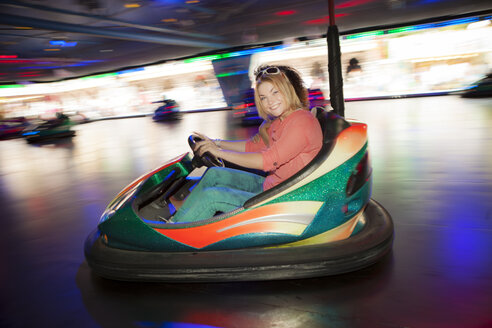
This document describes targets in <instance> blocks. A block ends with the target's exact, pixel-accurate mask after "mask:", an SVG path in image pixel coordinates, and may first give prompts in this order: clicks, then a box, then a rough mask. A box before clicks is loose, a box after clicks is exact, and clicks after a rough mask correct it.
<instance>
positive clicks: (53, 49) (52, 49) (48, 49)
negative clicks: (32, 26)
mask: <svg viewBox="0 0 492 328" xmlns="http://www.w3.org/2000/svg"><path fill="white" fill-rule="evenodd" d="M44 51H60V49H58V48H47V49H44Z"/></svg>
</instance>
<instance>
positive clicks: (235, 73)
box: [216, 71, 248, 78]
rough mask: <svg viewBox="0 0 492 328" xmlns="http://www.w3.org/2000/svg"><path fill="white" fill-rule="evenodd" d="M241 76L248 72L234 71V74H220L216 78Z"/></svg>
mask: <svg viewBox="0 0 492 328" xmlns="http://www.w3.org/2000/svg"><path fill="white" fill-rule="evenodd" d="M241 74H248V71H236V72H229V73H222V74H217V75H216V77H217V78H219V77H226V76H232V75H241Z"/></svg>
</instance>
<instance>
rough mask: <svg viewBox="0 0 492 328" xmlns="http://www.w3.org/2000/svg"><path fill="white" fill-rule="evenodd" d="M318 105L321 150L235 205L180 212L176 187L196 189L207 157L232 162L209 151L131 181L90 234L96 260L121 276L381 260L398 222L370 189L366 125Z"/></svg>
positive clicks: (180, 277) (190, 276) (354, 265)
mask: <svg viewBox="0 0 492 328" xmlns="http://www.w3.org/2000/svg"><path fill="white" fill-rule="evenodd" d="M315 110H316V111H317V113H316V115H317V117H318V120H319V121H320V124H321V127H322V130H323V137H324V143H323V147H322V149H321V150H320V152H319V153H318V155H317V156H316V157H315V158H314V159H313V160H312V161H311V162H310V163H309V164H308V165H307V166H306V167H304V168H303V169H302V170H301V171H299V172H298V173H296V174H295V175H294V176H292V177H291V178H289V179H287V180H286V181H284V182H282V183H280V184H279V185H277V186H275V187H274V188H272V189H269V190H267V191H264V192H262V193H260V194H258V195H256V196H254V197H253V198H251V199H249V200H248V201H247V202H246V203H245V204H244V205H243V206H242V207H240V208H237V209H235V210H233V211H231V212H228V213H216V214H215V216H213V217H211V218H208V219H205V220H201V221H197V222H180V223H173V222H172V215H173V213H174V212H175V208H174V206H173V202H172V201H171V197H174V198H176V199H181V200H184V199H185V198H186V197H187V195H189V193H190V190H191V189H193V187H194V185H195V184H196V183H197V182H198V181H199V179H200V174H196V173H197V171H198V172H199V171H200V168H199V167H200V166H201V165H202V164H205V166H213V165H222V164H223V163H222V162H221V161H220V160H217V159H215V158H213V157H210V155H209V154H204V156H202V157H198V156H197V155H195V156H193V157H192V154H191V153H186V154H182V155H180V156H178V157H176V158H174V159H172V160H170V161H169V162H167V163H165V164H164V165H162V166H161V167H159V168H157V169H155V170H153V171H151V172H149V173H147V174H145V175H143V176H141V177H140V178H138V179H136V180H135V181H133V182H132V183H130V184H129V185H128V186H127V187H126V188H124V189H123V190H122V191H121V192H120V193H119V194H118V195H117V196H116V197H115V198H114V200H113V201H111V202H110V204H109V205H108V206H107V208H106V210H105V211H104V213H103V214H102V216H101V218H100V221H99V224H98V226H97V228H96V229H95V230H94V231H93V232H92V233H91V234H90V235H89V236H88V237H87V239H86V242H85V247H84V251H85V257H86V259H87V263H88V265H89V267H90V268H91V269H92V271H93V272H94V273H96V274H97V275H99V276H102V277H105V278H109V279H115V280H126V281H153V282H220V281H257V280H278V279H297V278H309V277H317V276H328V275H335V274H341V273H346V272H350V271H355V270H359V269H362V268H365V267H367V266H370V265H372V264H374V263H376V262H377V261H378V260H380V259H381V258H382V257H383V256H384V255H385V254H386V253H388V252H389V251H390V249H391V245H392V241H393V222H392V220H391V217H390V215H389V214H388V212H386V210H385V209H384V208H383V207H382V206H381V205H380V204H379V203H377V202H376V201H374V200H372V199H371V198H370V196H371V187H372V168H371V164H370V158H369V152H368V139H367V125H366V124H364V123H361V122H355V121H350V122H349V121H346V120H344V119H343V118H341V117H339V116H337V115H336V114H334V113H332V112H328V111H326V110H325V109H323V108H316V109H315ZM189 142H190V145H191V146H192V145H193V140H192V138H191V137H190V139H189ZM192 149H193V146H192ZM202 171H203V168H202Z"/></svg>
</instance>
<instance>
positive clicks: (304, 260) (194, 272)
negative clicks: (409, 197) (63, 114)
mask: <svg viewBox="0 0 492 328" xmlns="http://www.w3.org/2000/svg"><path fill="white" fill-rule="evenodd" d="M364 217H365V220H366V225H365V226H364V228H363V229H362V230H361V231H360V232H359V233H358V234H356V235H354V236H352V237H350V238H348V239H345V240H341V241H337V242H331V243H326V244H318V245H308V246H296V247H281V248H247V249H239V250H226V251H204V252H198V251H197V252H141V251H128V250H123V249H117V248H112V247H108V246H106V245H105V244H104V243H103V242H102V241H101V237H100V236H99V232H98V231H97V229H96V230H95V231H94V232H92V233H91V235H89V237H88V238H87V240H86V242H85V257H86V259H87V262H88V264H89V266H90V268H91V269H92V270H93V272H94V273H96V274H97V275H99V276H102V277H105V278H109V279H114V280H125V281H154V282H222V281H255V280H279V279H299V278H311V277H319V276H329V275H336V274H341V273H346V272H351V271H356V270H359V269H362V268H365V267H368V266H370V265H372V264H374V263H376V262H378V261H379V260H380V259H381V258H382V257H383V256H384V255H385V254H386V253H388V252H389V251H390V250H391V247H392V243H393V231H394V228H393V221H392V219H391V216H390V214H389V213H388V212H387V211H386V210H385V209H384V208H383V207H382V206H381V205H380V204H379V203H377V202H376V201H374V200H372V199H371V200H370V202H369V204H368V205H367V207H366V209H365V211H364Z"/></svg>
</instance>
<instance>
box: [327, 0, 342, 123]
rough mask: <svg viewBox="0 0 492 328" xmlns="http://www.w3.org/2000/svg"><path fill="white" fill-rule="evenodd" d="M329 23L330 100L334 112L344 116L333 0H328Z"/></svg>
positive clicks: (338, 40) (340, 66)
mask: <svg viewBox="0 0 492 328" xmlns="http://www.w3.org/2000/svg"><path fill="white" fill-rule="evenodd" d="M328 5H329V17H330V25H329V26H328V32H327V33H326V42H327V44H328V75H329V81H330V102H331V107H333V109H334V110H335V113H337V114H338V115H340V116H342V117H344V116H345V103H344V98H343V76H342V63H341V53H340V35H339V33H338V27H337V26H336V25H335V4H334V0H328Z"/></svg>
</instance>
